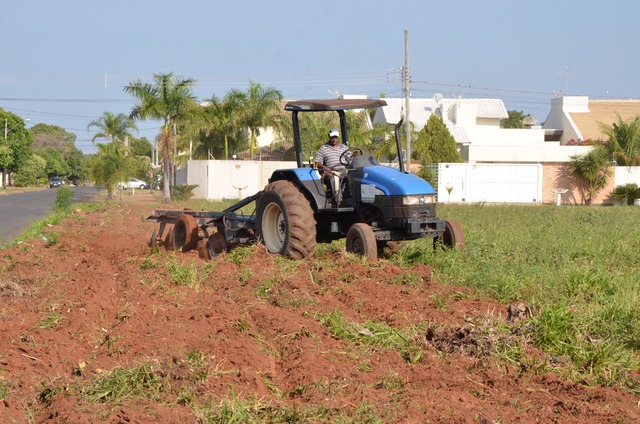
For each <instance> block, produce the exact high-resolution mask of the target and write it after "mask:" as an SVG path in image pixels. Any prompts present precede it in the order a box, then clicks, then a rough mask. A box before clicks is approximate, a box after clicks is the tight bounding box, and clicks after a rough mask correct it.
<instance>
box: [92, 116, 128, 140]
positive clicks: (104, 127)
mask: <svg viewBox="0 0 640 424" xmlns="http://www.w3.org/2000/svg"><path fill="white" fill-rule="evenodd" d="M92 128H95V129H97V130H98V132H97V133H96V134H95V135H94V136H93V138H91V141H93V142H94V143H95V142H96V140H98V139H101V138H103V139H106V140H108V141H109V142H111V143H113V142H114V141H120V142H123V143H124V142H125V140H126V139H129V138H133V137H132V135H131V130H137V129H138V128H137V127H136V124H135V123H134V122H133V120H132V119H131V118H129V117H128V116H127V115H125V114H124V113H119V114H117V115H114V114H113V113H112V112H105V113H104V114H103V115H102V116H101V117H100V118H98V119H95V120H93V121H91V122H89V125H87V130H91V129H92ZM125 144H127V143H125Z"/></svg>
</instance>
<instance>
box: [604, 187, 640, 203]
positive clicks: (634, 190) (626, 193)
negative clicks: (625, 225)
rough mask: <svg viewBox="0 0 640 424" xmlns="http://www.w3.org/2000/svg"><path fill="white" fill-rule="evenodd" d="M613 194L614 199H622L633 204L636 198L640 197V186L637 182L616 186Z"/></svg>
mask: <svg viewBox="0 0 640 424" xmlns="http://www.w3.org/2000/svg"><path fill="white" fill-rule="evenodd" d="M611 196H612V197H613V198H614V199H622V201H623V202H624V203H625V204H626V205H633V203H634V202H635V200H636V199H640V188H639V187H638V184H636V183H628V184H624V185H619V186H616V188H615V189H614V190H613V193H612V194H611Z"/></svg>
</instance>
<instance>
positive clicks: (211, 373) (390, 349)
mask: <svg viewBox="0 0 640 424" xmlns="http://www.w3.org/2000/svg"><path fill="white" fill-rule="evenodd" d="M152 209H153V207H152V206H149V205H139V204H125V205H116V206H108V207H104V208H102V209H100V210H97V211H95V212H90V213H87V212H77V213H75V214H73V216H71V217H70V218H68V219H66V220H65V221H63V222H62V223H60V224H58V225H55V226H53V227H51V228H48V229H46V231H45V236H46V237H47V241H46V242H45V241H43V240H42V239H41V238H37V239H33V240H29V241H28V242H26V243H22V244H19V245H17V246H14V247H11V248H9V249H5V250H3V251H0V398H1V400H0V422H2V423H12V422H15V423H25V422H38V423H42V422H52V423H97V422H100V423H150V422H158V423H195V422H225V419H224V418H221V417H224V416H225V415H223V414H222V409H221V405H233V404H234V403H233V401H235V402H236V403H235V405H238V404H240V403H241V402H245V403H244V405H253V407H254V409H255V410H256V411H258V412H259V414H258V415H254V417H260V419H259V420H260V421H262V422H271V421H277V422H402V423H425V422H460V423H464V422H479V423H493V422H500V423H512V422H527V423H528V422H540V423H549V422H558V423H564V422H576V423H577V422H580V423H608V422H636V421H638V419H639V418H640V413H639V409H638V405H639V404H638V398H637V397H636V396H634V395H633V394H631V393H630V392H628V391H625V390H624V389H621V388H615V387H613V388H612V387H600V386H588V385H587V384H586V383H585V382H572V381H569V380H568V379H566V378H563V377H562V375H563V373H562V372H561V371H562V367H563V364H562V363H561V361H560V363H559V364H556V365H551V362H550V361H551V358H547V357H546V356H545V355H544V354H543V353H541V352H537V351H536V350H535V349H532V348H528V349H527V350H526V351H525V352H524V354H526V355H528V356H529V357H530V358H531V365H532V366H531V369H528V368H525V367H515V366H514V365H510V364H509V363H507V362H506V361H500V360H498V359H497V357H496V356H495V355H491V354H490V352H492V351H494V352H495V351H496V350H497V349H495V348H496V346H497V344H500V343H502V344H504V345H507V344H509V343H514V342H515V341H517V340H516V338H517V337H518V336H517V335H516V334H518V332H517V331H514V335H513V336H512V337H513V338H509V337H504V336H500V335H499V334H498V333H497V332H495V331H493V329H495V328H496V326H498V325H500V326H505V325H507V326H513V329H514V330H517V329H521V330H522V329H524V328H526V325H527V323H526V318H525V320H524V321H521V322H518V323H508V322H506V316H507V311H506V309H507V305H503V304H499V303H497V302H494V301H490V300H484V299H481V298H479V297H478V296H477V295H476V294H474V293H473V292H471V291H469V290H468V289H464V288H459V287H451V286H443V285H440V284H439V283H438V281H435V280H434V279H433V278H432V276H431V273H432V270H431V269H430V268H429V267H428V266H425V265H421V266H415V267H412V268H401V267H399V266H396V265H394V264H392V263H391V262H390V261H388V260H385V259H381V260H377V261H375V262H368V261H365V260H362V259H360V258H356V257H354V256H352V255H349V254H346V253H344V252H343V251H342V250H341V249H339V248H337V247H336V248H331V249H326V248H325V249H318V250H317V251H316V255H315V256H314V257H313V258H311V259H308V260H304V261H291V260H286V259H283V258H281V257H278V256H275V255H270V254H268V253H267V252H266V251H265V249H264V248H263V247H261V246H254V247H251V248H247V249H240V251H238V250H236V251H235V252H240V253H241V254H223V255H222V256H220V257H218V258H216V259H215V260H213V261H204V260H202V259H200V258H199V257H198V254H197V252H195V251H191V252H187V253H178V252H165V251H164V249H160V250H152V249H151V248H149V247H148V246H147V240H148V239H149V236H150V234H151V231H152V229H153V225H152V224H150V223H145V222H142V221H141V217H142V216H143V215H145V214H148V213H149V212H150V211H151V210H152ZM180 270H182V272H183V274H180ZM184 270H187V271H188V272H186V271H184ZM185 273H186V275H187V276H191V277H193V278H191V277H185V276H184V275H185ZM331 317H333V318H336V317H338V318H340V317H341V318H342V319H343V320H344V322H346V323H348V324H347V325H348V328H350V329H351V330H352V332H351V336H344V335H340V334H336V333H335V332H334V331H332V330H331V329H330V328H329V326H328V325H327V324H326V321H327V320H328V319H329V318H331ZM411 326H417V327H416V328H418V330H417V331H416V333H415V336H411V340H402V337H396V340H399V342H398V343H399V345H395V346H394V345H391V346H387V345H381V344H380V343H378V340H382V338H381V336H380V334H379V333H377V332H378V331H380V328H386V329H391V333H393V329H395V330H396V331H397V333H399V334H400V335H404V337H407V336H406V335H407V334H411V332H410V330H409V329H410V328H412V327H411ZM402 342H406V344H405V345H402ZM398 346H405V348H403V347H398ZM407 346H408V347H407ZM536 364H538V365H541V364H545V365H546V367H541V366H539V367H536ZM554 366H556V367H560V368H558V369H556V371H555V372H553V371H552V370H553V367H554ZM542 368H544V371H543V372H540V371H538V370H539V369H542ZM118 370H137V371H138V372H139V371H141V370H142V371H144V373H146V374H144V375H143V378H141V381H142V382H143V383H144V382H147V383H148V386H145V385H144V384H143V386H144V387H142V388H138V389H139V390H134V389H133V388H131V386H126V387H128V388H127V393H119V394H117V395H118V396H116V393H109V392H108V390H107V391H103V392H101V391H99V390H98V389H99V388H102V389H104V386H100V382H104V381H105V380H106V379H108V378H109V377H110V376H114V375H115V373H116V371H118ZM565 374H566V373H565ZM278 411H280V413H279V412H278ZM283 411H288V415H287V414H285V413H284V412H283ZM285 415H286V416H285ZM226 416H227V417H229V415H226ZM287 417H288V418H287ZM376 420H377V421H376Z"/></svg>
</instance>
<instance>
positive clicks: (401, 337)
mask: <svg viewBox="0 0 640 424" xmlns="http://www.w3.org/2000/svg"><path fill="white" fill-rule="evenodd" d="M316 319H317V320H318V321H319V322H320V323H321V324H322V325H324V326H325V327H327V328H328V329H329V330H330V331H331V332H332V333H333V335H334V337H336V338H339V339H345V340H350V341H352V342H355V343H359V344H362V345H365V346H374V347H384V348H387V349H391V350H395V351H397V352H398V353H399V354H400V356H401V357H402V359H404V360H405V361H407V362H410V363H417V362H420V360H421V359H422V357H423V355H424V343H423V342H422V340H421V334H423V332H424V326H423V325H416V326H409V328H407V329H396V328H393V327H391V326H389V325H387V324H385V323H378V322H373V321H367V322H365V323H363V324H362V325H360V324H357V323H353V322H350V321H348V320H347V319H346V318H345V317H344V315H342V313H340V312H339V311H337V310H335V311H333V312H327V313H325V314H322V313H317V314H316Z"/></svg>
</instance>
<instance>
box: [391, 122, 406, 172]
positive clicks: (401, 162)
mask: <svg viewBox="0 0 640 424" xmlns="http://www.w3.org/2000/svg"><path fill="white" fill-rule="evenodd" d="M403 120H404V118H400V121H399V122H398V123H397V124H396V126H395V128H394V129H393V133H394V134H395V137H396V148H397V149H398V165H399V166H400V170H401V171H404V172H409V170H408V169H404V157H403V156H404V155H403V154H402V144H401V143H400V126H401V125H402V121H403Z"/></svg>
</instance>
